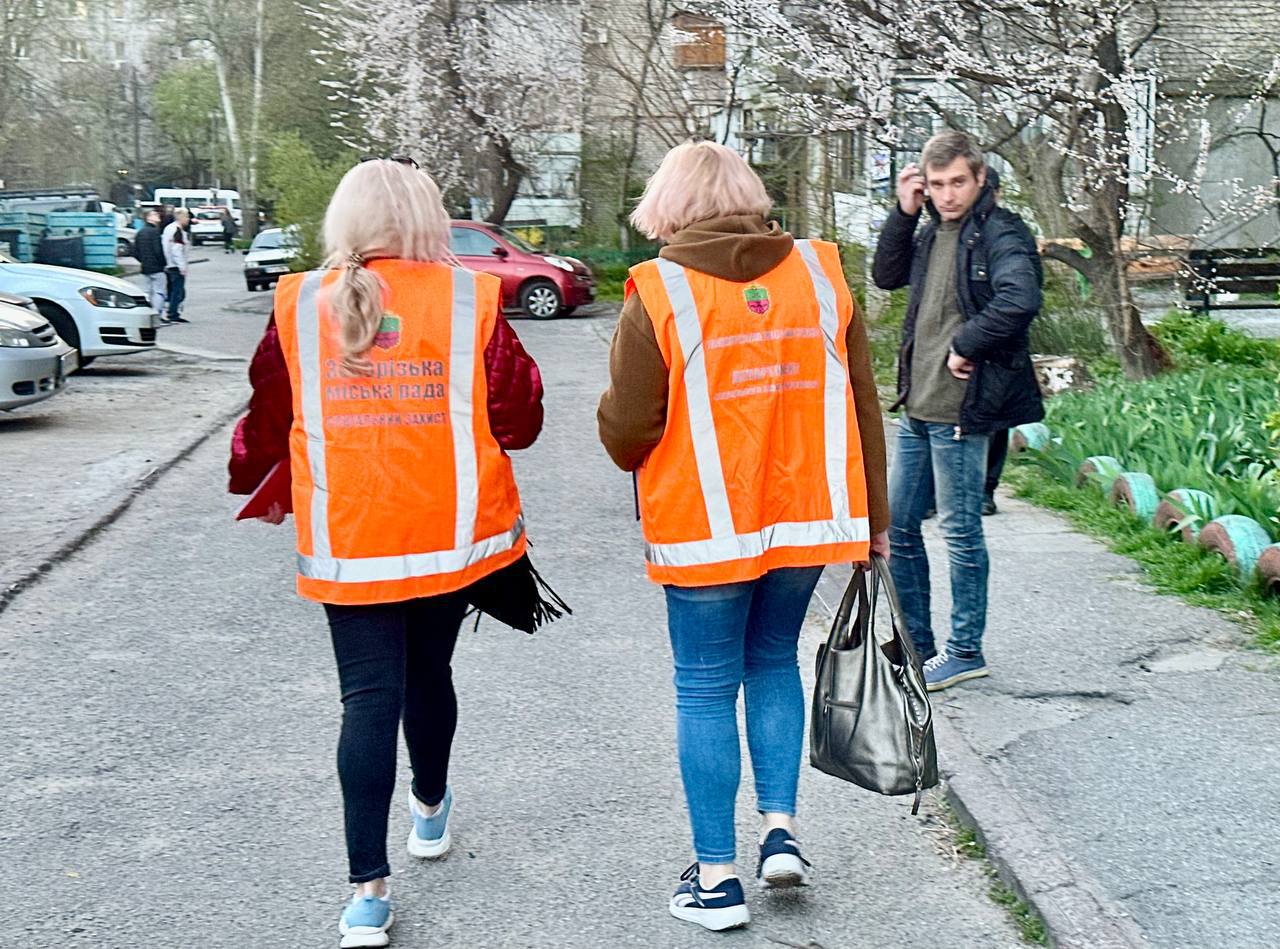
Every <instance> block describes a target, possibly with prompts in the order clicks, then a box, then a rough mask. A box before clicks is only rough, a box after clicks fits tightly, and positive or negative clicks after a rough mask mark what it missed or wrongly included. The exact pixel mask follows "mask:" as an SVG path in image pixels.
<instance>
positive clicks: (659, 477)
mask: <svg viewBox="0 0 1280 949" xmlns="http://www.w3.org/2000/svg"><path fill="white" fill-rule="evenodd" d="M631 279H632V284H633V287H634V291H635V292H637V293H639V294H640V298H641V301H642V302H643V303H644V308H645V311H646V312H647V313H648V314H649V318H650V320H652V321H653V327H654V331H655V335H656V336H657V340H658V346H659V348H660V349H661V350H662V355H663V359H664V360H665V361H666V364H667V366H668V368H669V385H668V400H667V425H666V430H665V432H664V433H663V436H662V441H661V442H659V443H658V445H657V447H656V448H654V449H653V451H652V452H651V453H650V455H649V457H648V458H647V459H645V462H644V464H643V465H642V466H641V468H640V471H639V490H640V510H641V519H642V521H643V526H644V538H645V556H646V560H647V566H648V574H649V577H650V579H652V580H654V581H656V582H658V583H670V584H675V585H677V586H707V585H710V584H717V583H734V582H738V581H742V580H751V579H754V578H756V577H759V576H761V575H763V574H764V573H765V572H766V571H768V570H772V569H774V568H777V567H801V566H817V565H819V564H828V563H839V562H850V561H855V560H865V559H867V557H868V556H869V554H870V550H869V548H870V543H869V541H870V527H869V523H868V520H867V487H866V474H865V472H864V470H863V465H862V442H861V440H860V438H859V436H858V419H857V414H856V413H855V412H854V407H853V389H852V386H851V385H850V382H849V354H848V352H847V350H846V346H845V333H846V331H847V330H848V327H849V322H850V320H851V319H852V316H853V299H852V298H851V297H850V295H849V290H848V287H847V285H846V284H845V281H844V275H843V272H842V270H841V267H840V256H839V252H838V251H837V249H836V247H835V245H834V244H830V243H827V242H824V241H796V244H795V249H794V250H793V251H792V252H791V254H790V255H789V256H788V257H787V258H786V260H784V261H783V262H782V263H781V264H779V265H778V266H777V267H776V268H774V269H773V270H771V271H770V272H769V273H767V274H765V275H764V276H762V277H760V278H759V279H757V280H753V281H751V282H749V283H735V282H733V281H731V280H722V279H720V278H718V277H712V276H709V275H708V274H704V273H699V272H697V271H694V270H688V269H686V268H684V267H681V266H680V265H678V264H675V263H672V262H671V261H669V260H663V259H661V258H659V259H657V260H650V261H646V262H645V263H642V264H640V265H638V266H636V267H633V268H632V269H631Z"/></svg>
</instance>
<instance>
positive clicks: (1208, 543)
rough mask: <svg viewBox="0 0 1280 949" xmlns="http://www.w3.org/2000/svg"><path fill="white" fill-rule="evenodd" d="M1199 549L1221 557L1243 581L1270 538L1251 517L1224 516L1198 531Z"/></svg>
mask: <svg viewBox="0 0 1280 949" xmlns="http://www.w3.org/2000/svg"><path fill="white" fill-rule="evenodd" d="M1200 546H1201V547H1203V548H1205V549H1206V550H1212V551H1213V552H1214V553H1216V554H1221V555H1222V556H1223V557H1225V558H1226V559H1227V563H1229V564H1231V565H1232V566H1233V567H1235V568H1236V569H1237V570H1239V571H1240V575H1241V576H1242V577H1245V578H1246V579H1247V578H1248V577H1250V576H1252V575H1253V570H1254V567H1256V566H1257V564H1258V558H1259V557H1261V556H1262V552H1263V551H1264V550H1266V549H1267V547H1269V546H1271V537H1270V536H1269V535H1268V534H1267V532H1266V531H1264V530H1263V529H1262V527H1261V526H1260V525H1259V524H1258V522H1257V521H1255V520H1253V518H1250V517H1244V516H1243V515H1241V514H1225V515H1223V516H1222V517H1218V518H1214V519H1213V520H1212V521H1210V522H1209V523H1208V524H1206V525H1205V526H1204V528H1203V529H1202V530H1201V531H1200Z"/></svg>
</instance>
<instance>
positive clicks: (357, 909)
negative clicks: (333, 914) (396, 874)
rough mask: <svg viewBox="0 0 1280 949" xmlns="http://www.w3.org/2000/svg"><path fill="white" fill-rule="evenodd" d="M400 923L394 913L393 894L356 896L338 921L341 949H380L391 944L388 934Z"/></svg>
mask: <svg viewBox="0 0 1280 949" xmlns="http://www.w3.org/2000/svg"><path fill="white" fill-rule="evenodd" d="M395 921H396V917H395V913H393V912H392V911H391V893H390V892H387V893H386V894H384V895H383V896H380V897H379V896H353V897H351V902H350V903H348V904H347V908H346V909H344V910H343V911H342V918H341V919H340V920H338V932H339V933H341V934H342V941H341V942H339V943H338V946H339V947H340V949H377V947H379V946H388V945H390V944H391V937H390V936H388V935H387V930H388V929H390V928H391V924H392V923H394V922H395Z"/></svg>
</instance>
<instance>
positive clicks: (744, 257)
mask: <svg viewBox="0 0 1280 949" xmlns="http://www.w3.org/2000/svg"><path fill="white" fill-rule="evenodd" d="M794 244H795V241H793V240H792V238H791V235H790V234H788V233H787V232H786V231H784V230H783V229H782V228H781V227H780V226H779V225H778V222H777V221H769V222H766V221H765V219H764V218H763V217H762V216H761V215H759V214H736V215H731V216H729V217H716V218H708V219H707V220H705V221H697V222H695V223H693V224H690V225H689V226H688V227H686V228H685V229H684V230H682V231H677V232H676V233H675V234H674V235H672V237H671V240H670V241H669V242H668V244H667V246H666V247H664V248H662V250H661V251H660V252H659V256H660V257H662V258H663V259H664V260H669V261H671V262H672V263H676V264H679V265H680V266H682V267H688V268H689V269H690V270H696V271H698V272H699V273H705V274H710V275H711V276H713V277H719V278H721V279H722V280H732V281H734V282H735V283H747V282H748V281H751V280H755V279H757V278H758V277H761V276H763V275H764V274H767V273H768V272H769V271H770V270H772V269H773V268H775V267H777V266H778V264H780V263H782V262H783V261H784V260H786V259H787V255H788V254H790V253H791V248H792V247H793V246H794Z"/></svg>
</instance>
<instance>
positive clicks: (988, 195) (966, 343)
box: [872, 175, 1044, 435]
mask: <svg viewBox="0 0 1280 949" xmlns="http://www.w3.org/2000/svg"><path fill="white" fill-rule="evenodd" d="M925 207H926V208H928V210H929V216H930V218H931V220H930V221H929V222H928V223H927V224H926V225H925V226H924V228H923V229H921V231H920V233H919V234H916V225H917V223H918V222H919V220H920V215H919V214H916V215H914V216H911V217H909V216H907V215H906V214H904V213H902V209H901V208H899V207H896V206H895V207H894V209H893V212H892V213H891V214H890V215H889V219H888V220H887V221H886V222H885V225H884V230H883V231H882V232H881V234H880V242H879V244H878V245H877V247H876V256H875V263H874V265H873V268H872V277H873V279H874V280H875V282H876V286H877V287H879V288H880V289H881V290H897V289H898V288H900V287H905V286H908V285H910V287H911V297H910V301H909V303H908V305H907V318H906V322H905V323H904V324H903V328H902V348H901V350H900V351H899V354H898V401H897V403H896V404H895V406H894V408H897V407H898V406H901V405H903V404H905V403H906V399H907V390H908V388H909V387H910V385H911V354H912V350H913V348H914V343H915V332H916V314H917V312H918V311H919V309H920V298H921V296H922V294H923V292H924V282H925V274H926V272H927V270H928V265H929V253H930V251H932V249H933V238H934V234H935V233H936V230H937V226H938V223H939V220H940V218H939V217H938V214H937V212H936V211H934V209H933V205H932V204H926V205H925ZM1043 282H1044V271H1043V268H1042V266H1041V263H1040V255H1039V253H1038V252H1037V250H1036V242H1035V238H1034V237H1032V235H1031V231H1030V230H1028V229H1027V225H1026V224H1024V223H1023V222H1022V219H1021V218H1020V217H1018V215H1016V214H1014V213H1013V212H1012V211H1009V210H1007V209H1006V208H1002V207H999V206H998V205H997V204H996V198H995V188H994V186H993V176H991V175H988V181H987V185H986V187H984V188H983V190H982V194H980V195H979V196H978V200H977V202H976V203H975V204H974V206H973V209H972V210H971V211H970V212H969V214H968V216H967V217H966V218H965V219H964V223H963V225H962V226H961V229H960V247H959V252H958V253H957V254H956V295H957V296H958V297H959V298H960V299H959V304H960V310H961V312H962V313H963V315H964V324H963V325H962V326H961V327H960V329H959V331H958V332H957V333H956V335H955V338H954V339H953V340H952V341H951V348H952V349H954V350H955V351H956V352H957V353H959V354H960V355H961V356H964V357H965V358H966V359H970V360H972V361H973V362H974V363H975V364H976V366H977V368H976V369H975V370H974V373H973V375H972V376H971V377H970V379H969V384H968V387H967V388H966V390H965V396H964V402H963V404H962V406H961V408H960V429H961V431H962V432H964V433H965V434H972V435H982V434H986V433H989V432H994V431H999V430H1001V429H1005V428H1012V427H1013V426H1015V425H1022V424H1023V423H1025V422H1038V421H1040V420H1041V419H1042V418H1044V404H1043V402H1042V401H1041V398H1040V387H1039V385H1038V384H1037V382H1036V373H1035V368H1034V367H1033V366H1032V364H1031V356H1030V353H1029V351H1028V347H1029V344H1028V340H1027V333H1028V330H1029V329H1030V327H1031V321H1032V320H1033V319H1034V318H1035V316H1036V314H1037V313H1039V312H1040V304H1041V292H1040V287H1041V284H1043Z"/></svg>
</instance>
